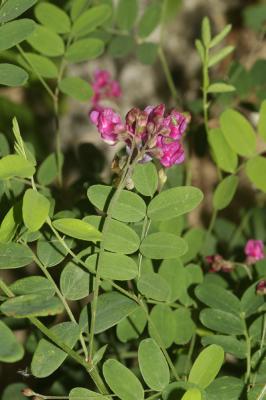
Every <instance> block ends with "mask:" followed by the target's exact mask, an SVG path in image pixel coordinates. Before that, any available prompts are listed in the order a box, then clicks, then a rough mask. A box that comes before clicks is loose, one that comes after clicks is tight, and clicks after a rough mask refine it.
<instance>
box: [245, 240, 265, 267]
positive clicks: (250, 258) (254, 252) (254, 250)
mask: <svg viewBox="0 0 266 400" xmlns="http://www.w3.org/2000/svg"><path fill="white" fill-rule="evenodd" d="M244 251H245V254H246V257H247V259H246V262H247V264H254V263H255V262H257V261H259V260H262V259H263V258H264V257H265V253H264V245H263V241H262V240H254V239H250V240H248V241H247V243H246V246H245V249H244Z"/></svg>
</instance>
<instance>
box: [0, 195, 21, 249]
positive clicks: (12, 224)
mask: <svg viewBox="0 0 266 400" xmlns="http://www.w3.org/2000/svg"><path fill="white" fill-rule="evenodd" d="M21 222H22V215H21V202H19V203H16V204H15V205H14V206H13V207H11V208H10V210H9V211H8V212H7V214H6V215H5V216H4V219H3V221H2V223H1V226H0V242H1V243H8V242H10V241H11V240H12V239H13V237H14V236H15V234H16V231H17V229H18V227H19V224H20V223H21Z"/></svg>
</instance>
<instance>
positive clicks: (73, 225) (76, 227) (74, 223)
mask: <svg viewBox="0 0 266 400" xmlns="http://www.w3.org/2000/svg"><path fill="white" fill-rule="evenodd" d="M53 227H54V228H55V229H57V230H58V231H59V232H62V233H64V234H65V235H68V236H71V237H73V238H75V239H80V240H86V241H88V242H98V241H99V240H101V238H102V234H101V232H99V231H98V229H96V228H94V227H93V226H92V225H90V224H88V223H87V222H85V221H82V220H80V219H76V218H61V219H57V220H55V221H53Z"/></svg>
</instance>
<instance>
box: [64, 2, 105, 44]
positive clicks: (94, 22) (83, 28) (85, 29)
mask: <svg viewBox="0 0 266 400" xmlns="http://www.w3.org/2000/svg"><path fill="white" fill-rule="evenodd" d="M111 13H112V8H111V7H110V6H109V5H107V4H101V5H99V6H95V7H91V8H90V9H89V10H87V11H85V12H83V13H82V14H81V15H80V16H79V17H78V18H77V19H76V21H75V22H74V24H73V27H72V31H71V33H72V35H74V36H75V37H82V36H86V35H88V34H89V33H90V32H92V31H94V30H95V29H96V28H98V27H99V26H101V25H103V24H104V22H106V21H107V20H108V19H109V17H110V16H111Z"/></svg>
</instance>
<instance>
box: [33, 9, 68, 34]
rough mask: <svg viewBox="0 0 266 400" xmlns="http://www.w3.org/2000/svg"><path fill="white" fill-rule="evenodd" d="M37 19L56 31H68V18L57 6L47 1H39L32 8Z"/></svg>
mask: <svg viewBox="0 0 266 400" xmlns="http://www.w3.org/2000/svg"><path fill="white" fill-rule="evenodd" d="M34 13H35V16H36V18H37V20H38V21H39V22H40V23H41V24H42V25H44V26H46V27H47V28H49V29H51V30H52V31H54V32H56V33H67V32H69V31H70V27H71V24H70V19H69V17H68V15H67V14H66V13H65V12H64V11H63V10H62V9H61V8H59V7H57V6H55V5H54V4H50V3H47V2H43V3H39V4H37V6H36V7H35V10H34Z"/></svg>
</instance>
